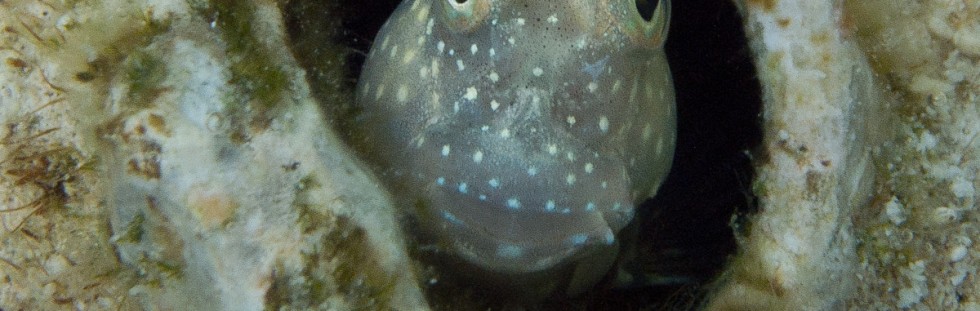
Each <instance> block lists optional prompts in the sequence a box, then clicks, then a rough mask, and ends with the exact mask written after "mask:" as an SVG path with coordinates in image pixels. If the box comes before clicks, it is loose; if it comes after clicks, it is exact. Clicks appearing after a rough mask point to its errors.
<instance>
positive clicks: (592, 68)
mask: <svg viewBox="0 0 980 311" xmlns="http://www.w3.org/2000/svg"><path fill="white" fill-rule="evenodd" d="M608 63H609V55H606V57H603V58H602V59H600V60H599V61H597V62H595V63H594V64H588V63H587V64H585V66H584V67H582V72H584V73H587V74H589V75H590V76H592V80H593V81H594V80H597V79H599V75H600V74H602V71H603V70H606V64H608Z"/></svg>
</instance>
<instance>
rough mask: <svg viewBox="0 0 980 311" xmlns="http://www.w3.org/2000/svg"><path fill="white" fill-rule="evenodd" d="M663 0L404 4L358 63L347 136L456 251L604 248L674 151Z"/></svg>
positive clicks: (514, 261)
mask: <svg viewBox="0 0 980 311" xmlns="http://www.w3.org/2000/svg"><path fill="white" fill-rule="evenodd" d="M650 1H653V0H650ZM653 7H656V9H653ZM669 10H670V2H669V0H660V2H659V4H657V3H648V2H647V1H642V0H641V1H637V0H407V1H404V2H403V3H402V4H401V5H400V6H399V7H398V9H397V10H396V11H395V13H394V14H393V15H392V16H391V17H390V19H389V20H388V21H387V23H386V24H385V26H383V28H382V30H381V32H380V33H379V34H378V36H377V38H376V39H375V42H374V45H373V47H372V49H371V51H370V53H369V55H368V57H367V61H366V63H365V65H364V67H363V72H362V74H361V77H360V80H359V83H358V86H357V91H356V92H357V93H356V95H357V103H358V107H359V109H360V110H361V115H360V117H359V121H358V123H359V124H360V126H359V128H360V129H359V131H360V133H359V134H357V135H359V136H361V137H362V140H361V144H364V145H366V146H367V147H366V148H365V149H367V150H369V153H371V155H369V157H370V158H373V159H374V160H375V161H376V162H377V164H378V165H380V166H381V167H384V172H383V173H382V176H383V178H384V179H388V180H391V181H393V182H394V183H397V184H399V185H401V186H400V187H396V188H395V189H397V190H396V191H395V192H396V193H395V195H396V197H399V198H401V199H403V200H402V201H404V202H412V203H411V204H404V205H406V206H405V208H406V210H407V211H408V212H409V213H411V214H412V215H413V217H415V219H416V220H417V223H418V226H419V227H421V228H420V229H422V230H425V231H428V232H432V233H433V235H435V236H437V237H438V239H439V240H440V241H441V242H442V243H441V244H442V245H445V246H446V248H447V250H448V251H449V252H451V253H453V254H455V255H456V256H458V257H459V258H462V259H463V260H464V261H465V262H469V263H470V264H472V265H475V266H477V267H480V268H482V269H484V270H486V271H490V272H494V273H504V274H508V275H521V274H530V273H537V272H539V271H544V270H548V269H551V268H554V267H557V266H559V265H565V264H568V263H575V262H577V261H578V260H580V259H581V258H589V257H592V256H595V255H596V254H593V253H594V252H613V253H615V252H616V248H615V247H611V246H612V245H614V244H615V243H616V239H617V238H616V234H617V232H618V231H620V229H622V228H623V227H624V226H626V225H627V224H628V223H629V222H630V221H631V220H632V218H633V215H634V208H635V207H636V205H637V204H639V203H640V202H642V201H643V200H644V199H646V198H648V197H650V196H652V195H653V194H655V193H656V191H657V189H658V187H659V186H660V184H661V182H662V181H663V180H664V178H665V177H666V175H667V173H668V170H669V168H670V164H671V161H672V157H673V148H674V140H675V109H674V93H673V84H672V81H671V77H670V72H669V68H668V66H667V61H666V57H665V54H664V50H663V44H664V41H665V40H666V34H667V28H668V27H667V25H668V20H669ZM590 269H595V270H601V272H600V275H601V273H605V271H606V270H608V269H609V265H608V264H605V266H603V265H598V266H595V267H591V268H590ZM593 279H594V278H593Z"/></svg>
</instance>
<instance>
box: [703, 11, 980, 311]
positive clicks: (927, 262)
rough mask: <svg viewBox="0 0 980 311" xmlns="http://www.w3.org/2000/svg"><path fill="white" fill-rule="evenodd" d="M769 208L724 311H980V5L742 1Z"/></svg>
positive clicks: (734, 266)
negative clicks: (757, 84)
mask: <svg viewBox="0 0 980 311" xmlns="http://www.w3.org/2000/svg"><path fill="white" fill-rule="evenodd" d="M736 3H737V4H738V5H739V7H740V10H741V11H742V13H743V16H744V18H745V24H746V26H745V27H746V33H747V36H748V37H749V41H750V45H751V48H752V49H753V51H754V52H755V53H756V67H757V69H758V72H759V78H760V80H761V83H762V85H763V88H764V94H763V95H764V101H765V103H764V109H763V116H762V118H763V127H764V143H763V146H762V150H761V151H760V152H759V153H758V154H757V158H756V170H757V173H758V176H757V180H755V181H754V184H753V191H754V192H755V194H756V195H757V196H758V197H759V202H760V206H759V212H758V213H757V215H755V216H754V217H753V218H752V220H751V221H750V224H749V225H748V227H747V228H744V234H743V235H742V236H741V238H740V247H741V251H740V253H739V254H738V255H737V256H736V258H735V259H734V260H733V261H732V263H731V264H730V266H729V268H728V272H727V273H726V274H724V275H723V276H722V277H721V278H720V279H719V281H718V285H717V286H718V288H717V289H716V291H715V292H714V293H713V294H712V296H711V297H712V298H711V299H710V302H709V303H708V305H707V308H708V309H712V310H726V309H733V310H743V309H748V310H761V309H770V310H842V309H852V310H893V309H897V308H912V309H933V310H939V309H943V310H954V309H957V310H977V309H978V307H980V305H978V303H980V301H978V299H980V297H978V295H980V285H978V283H977V280H976V269H977V267H978V263H977V256H978V255H980V248H978V247H977V246H975V245H974V244H973V241H972V240H973V239H975V238H976V236H977V233H978V230H980V219H978V217H977V216H978V214H977V200H976V198H977V195H976V187H977V185H978V184H977V179H976V177H977V173H978V170H980V163H978V161H977V160H978V154H977V152H976V151H977V149H978V141H977V140H976V137H977V136H978V134H980V110H978V98H980V97H978V95H980V85H978V83H980V65H978V63H977V61H978V56H980V54H978V50H977V47H978V46H980V45H977V42H978V40H980V15H978V13H980V1H914V2H907V1H884V0H880V1H843V2H841V1H777V0H757V1H756V0H750V1H736Z"/></svg>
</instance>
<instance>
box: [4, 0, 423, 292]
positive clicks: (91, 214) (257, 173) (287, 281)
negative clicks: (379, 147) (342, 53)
mask: <svg viewBox="0 0 980 311" xmlns="http://www.w3.org/2000/svg"><path fill="white" fill-rule="evenodd" d="M280 5H281V3H276V2H270V1H254V2H230V1H187V2H182V1H135V2H132V1H128V2H124V1H108V2H104V3H89V2H70V3H64V2H60V3H57V4H47V3H44V2H40V1H36V2H35V1H16V2H7V3H4V4H2V7H0V13H2V14H3V19H2V22H0V23H2V24H3V27H4V29H5V30H6V31H5V33H4V37H3V41H2V45H0V52H2V53H4V57H5V58H6V59H7V62H6V64H7V66H6V67H4V73H3V75H0V78H2V79H4V83H3V85H4V86H5V87H4V88H5V93H4V94H3V95H2V97H0V101H2V103H3V109H2V114H0V116H2V117H3V121H4V122H5V124H9V126H6V127H5V128H4V130H5V132H4V135H5V136H4V137H5V138H4V140H3V144H2V145H0V148H2V149H0V150H2V151H3V155H4V159H5V160H4V162H3V165H4V166H3V168H4V175H3V179H2V182H4V183H5V187H4V191H3V192H2V193H0V195H2V196H3V198H4V200H3V202H4V203H3V204H4V205H3V207H2V209H0V212H2V214H0V216H2V220H3V224H4V227H3V228H4V231H3V235H2V238H3V239H4V244H3V245H4V247H3V248H2V249H0V251H2V252H3V253H4V254H3V255H4V256H3V259H4V260H3V263H0V265H4V267H3V268H2V269H0V272H2V273H3V275H4V280H5V282H2V283H0V306H3V308H7V307H10V308H29V309H57V308H70V307H74V308H79V309H87V308H96V309H119V308H122V309H139V308H148V309H157V308H163V309H198V310H218V309H224V310H261V309H330V310H344V309H365V308H367V309H388V308H395V309H418V308H425V303H424V300H423V298H422V297H421V292H420V290H419V289H418V287H417V285H416V283H417V282H416V281H415V276H414V272H413V269H411V268H410V267H411V266H410V265H409V263H408V261H407V256H406V255H405V249H404V244H403V242H402V241H403V239H402V238H401V233H400V232H399V231H398V229H397V228H398V227H397V225H396V224H395V223H394V222H395V218H394V214H393V213H392V212H391V204H390V202H389V201H388V199H387V197H386V196H385V195H384V194H383V192H381V191H380V190H379V188H378V186H377V183H376V182H375V181H374V179H373V178H372V177H371V176H370V175H368V174H365V173H364V170H363V169H362V168H361V165H360V164H359V163H358V162H357V161H356V160H354V159H353V158H352V157H351V156H350V155H349V154H348V152H347V151H346V148H345V147H344V145H343V144H342V143H341V142H340V140H339V139H338V138H337V136H336V135H335V134H333V133H332V132H331V131H330V130H329V126H328V125H327V123H326V122H325V118H324V117H323V115H322V113H321V111H320V105H319V103H318V102H317V101H315V100H314V99H313V98H312V96H311V95H310V91H309V87H308V86H307V84H306V76H305V71H304V70H302V69H301V68H300V67H299V66H298V65H297V64H296V61H295V60H293V59H292V57H291V54H290V51H289V50H288V49H287V48H286V47H287V46H288V44H287V41H286V40H287V39H286V36H285V29H284V26H283V23H282V18H281V17H282V14H281V12H280V8H279V6H280ZM324 44H325V45H329V44H332V43H330V42H325V43H324ZM340 65H341V64H338V66H340Z"/></svg>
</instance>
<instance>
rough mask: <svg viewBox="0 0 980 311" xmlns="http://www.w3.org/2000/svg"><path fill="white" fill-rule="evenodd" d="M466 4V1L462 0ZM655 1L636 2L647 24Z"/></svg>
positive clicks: (640, 0) (650, 18) (637, 0)
mask: <svg viewBox="0 0 980 311" xmlns="http://www.w3.org/2000/svg"><path fill="white" fill-rule="evenodd" d="M463 2H466V0H463ZM657 2H659V1H657V0H636V12H637V13H640V17H642V18H643V20H645V21H647V22H649V21H651V20H653V12H654V11H655V10H656V9H657V6H658V5H657Z"/></svg>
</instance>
